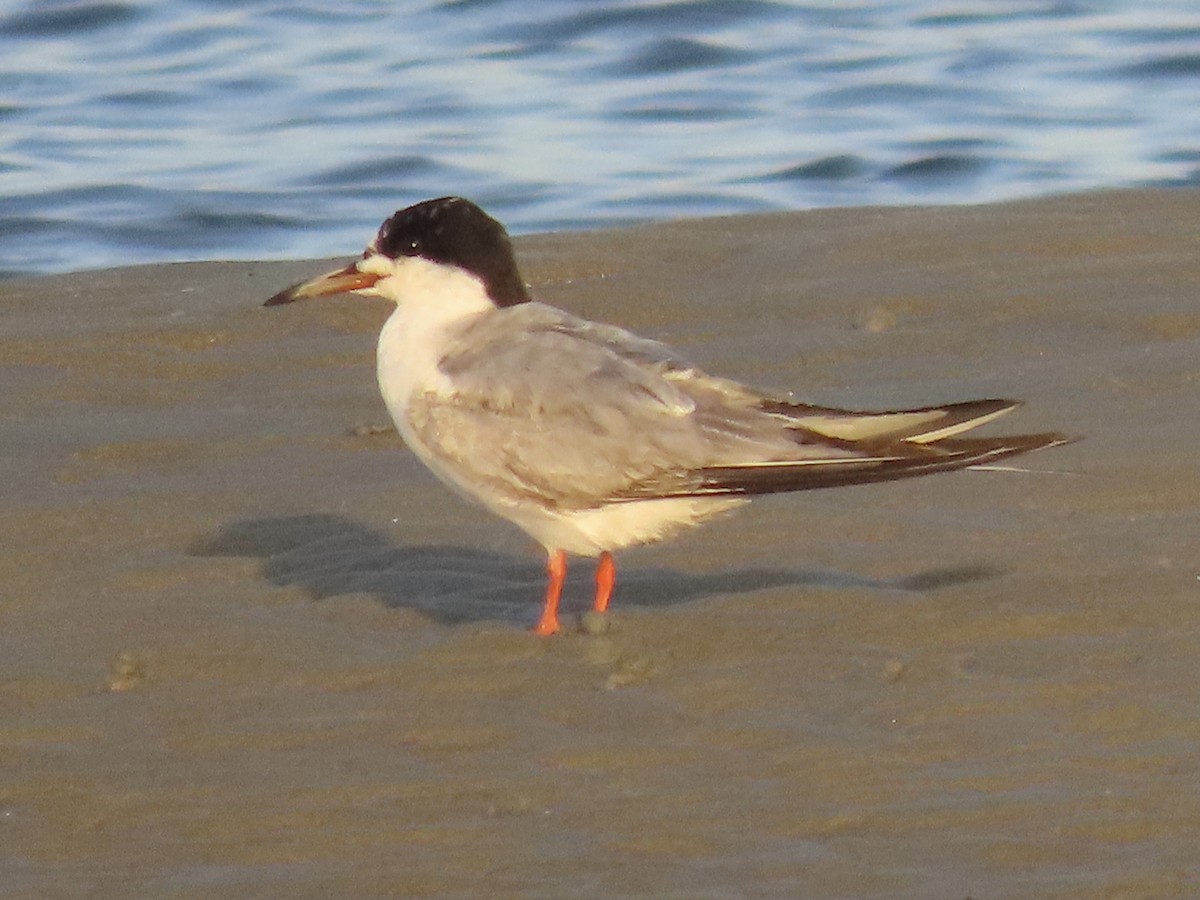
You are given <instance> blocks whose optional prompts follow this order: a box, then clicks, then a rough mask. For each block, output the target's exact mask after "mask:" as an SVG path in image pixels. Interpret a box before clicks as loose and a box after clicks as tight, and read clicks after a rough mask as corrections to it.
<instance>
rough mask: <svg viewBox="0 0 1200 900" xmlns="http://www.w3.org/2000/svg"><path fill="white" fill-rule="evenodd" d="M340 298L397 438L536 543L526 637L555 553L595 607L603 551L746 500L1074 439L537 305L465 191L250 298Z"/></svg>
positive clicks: (493, 224) (544, 626)
mask: <svg viewBox="0 0 1200 900" xmlns="http://www.w3.org/2000/svg"><path fill="white" fill-rule="evenodd" d="M343 293H350V294H356V295H361V296H368V297H381V298H384V299H386V300H389V301H392V302H393V303H395V304H396V308H395V310H394V311H392V312H391V314H390V316H389V317H388V319H387V321H386V322H385V324H384V325H383V328H382V330H381V332H380V335H379V341H378V347H377V354H376V375H377V378H378V382H379V389H380V393H381V394H382V396H383V401H384V403H385V405H386V406H387V409H388V412H389V414H390V415H391V418H392V419H393V420H394V422H395V425H396V429H397V431H398V432H399V434H400V435H401V437H402V438H403V440H404V442H405V443H406V444H407V445H408V447H409V448H410V449H411V450H412V451H413V453H415V454H416V456H417V457H418V458H419V459H420V460H421V461H422V462H423V463H424V464H425V465H426V466H427V467H428V468H429V469H430V470H432V472H433V473H434V474H435V475H436V476H437V477H438V478H439V479H440V480H441V481H443V482H444V483H445V484H447V485H448V486H449V487H450V488H452V489H454V490H455V491H457V492H458V493H459V494H461V495H463V496H465V497H466V498H468V499H471V500H473V501H475V502H477V503H479V504H481V505H482V506H483V507H484V508H486V509H488V510H490V511H491V512H492V513H495V514H496V515H498V516H500V517H502V518H504V519H508V520H509V521H511V522H513V523H514V524H516V525H517V526H519V527H520V528H521V529H523V530H524V531H525V532H526V533H528V534H529V535H530V536H532V537H533V539H534V540H535V541H537V542H538V543H539V544H540V545H541V546H542V547H543V548H545V551H546V573H547V584H546V592H545V596H544V599H543V601H542V607H541V615H540V617H539V618H538V620H537V623H536V625H534V626H533V628H532V631H533V632H534V633H535V634H538V635H551V634H554V633H556V632H558V631H559V630H560V622H559V612H558V610H559V600H560V598H561V595H562V589H563V582H564V580H565V578H566V573H567V554H572V555H576V556H584V557H595V558H597V563H596V569H595V595H594V600H593V604H592V608H593V610H594V611H595V613H599V614H604V613H605V612H606V611H607V610H608V608H609V603H610V600H611V598H612V595H613V591H614V587H615V583H616V565H615V562H614V559H613V554H614V553H615V552H616V551H618V550H622V549H624V548H626V547H630V546H635V545H640V544H648V543H653V542H656V541H660V540H663V539H666V538H669V537H671V536H672V535H674V534H676V533H678V532H680V531H682V530H684V529H687V528H690V527H692V526H695V525H699V524H701V523H703V522H706V521H708V520H711V519H713V518H714V517H716V516H719V515H721V514H724V513H727V512H730V511H731V510H733V509H735V508H737V507H740V506H743V505H744V504H746V503H748V502H749V501H750V500H751V498H753V497H755V496H758V495H763V494H775V493H783V492H792V491H805V490H812V489H817V488H831V487H839V486H843V485H853V484H863V483H868V482H883V481H891V480H895V479H902V478H910V477H914V476H919V475H929V474H933V473H936V472H946V471H951V470H955V469H964V468H969V467H980V466H987V465H990V464H994V463H996V462H997V461H999V460H1003V459H1006V458H1008V457H1012V456H1016V455H1018V454H1022V453H1028V452H1030V451H1033V450H1039V449H1043V448H1047V447H1053V446H1056V445H1060V444H1064V443H1067V442H1069V441H1070V440H1073V438H1070V437H1068V436H1066V435H1064V434H1059V433H1051V432H1047V433H1041V434H1024V435H1015V436H1010V437H982V438H981V437H970V438H968V437H961V436H960V435H962V434H963V433H964V432H967V431H969V430H971V429H974V428H976V427H978V426H981V425H984V424H985V423H988V422H991V421H992V420H994V419H996V418H998V417H999V416H1001V415H1003V414H1005V413H1007V412H1010V411H1011V410H1013V409H1014V408H1016V407H1017V406H1019V405H1020V401H1014V400H1003V399H987V400H972V401H966V402H955V403H951V404H949V405H943V406H928V407H923V408H917V409H900V410H886V411H877V412H864V411H855V410H848V409H838V408H835V407H830V406H821V405H813V404H808V403H802V402H798V401H796V400H794V399H792V395H790V394H787V395H780V394H773V393H768V392H763V391H759V390H756V389H754V388H752V387H748V386H746V385H743V384H741V383H739V382H737V381H733V380H730V379H726V378H720V377H717V376H713V375H709V374H707V373H706V372H704V371H702V370H701V369H700V368H698V367H697V366H695V365H692V364H691V363H689V362H688V361H687V360H686V359H684V358H683V357H682V356H680V355H679V354H677V353H676V352H675V351H673V350H671V349H670V348H668V347H667V346H666V345H664V344H662V343H659V342H657V341H654V340H651V339H649V338H644V337H640V336H638V335H636V334H634V333H632V332H630V331H627V330H625V329H623V328H620V327H617V326H615V325H609V324H603V323H599V322H593V321H589V320H587V319H584V318H581V317H579V316H575V315H572V314H571V313H569V312H566V311H564V310H561V309H557V308H555V307H553V306H550V305H548V304H544V303H540V302H538V301H536V300H534V299H533V297H532V296H531V294H530V291H529V287H528V286H527V284H526V282H525V280H524V279H523V278H522V276H521V273H520V270H519V268H518V265H517V261H516V256H515V253H514V250H513V246H512V242H511V240H510V238H509V236H508V233H507V231H506V230H505V228H504V226H503V225H502V224H501V223H500V222H499V221H497V220H496V219H494V218H492V217H491V216H489V215H488V214H487V213H486V212H484V211H483V210H482V209H481V208H480V207H479V206H478V205H476V204H475V203H473V202H472V201H470V200H467V199H465V198H462V197H439V198H437V199H432V200H426V201H423V202H420V203H417V204H415V205H412V206H409V207H406V208H405V209H401V210H399V211H397V212H396V213H395V214H394V215H393V216H391V217H390V218H388V219H387V220H386V221H385V222H384V223H383V225H382V226H381V227H380V229H379V231H378V233H377V234H376V236H375V238H374V239H373V240H372V241H371V242H370V243H369V244H368V245H367V248H366V250H365V251H364V252H363V253H362V255H361V256H360V257H359V258H357V259H355V260H353V261H352V262H350V263H349V264H348V265H346V266H345V267H343V268H339V269H336V270H334V271H331V272H327V273H325V274H323V275H320V276H318V277H316V278H313V279H311V280H309V281H304V282H301V283H299V284H295V285H292V286H291V287H288V288H285V289H284V290H282V291H280V292H279V293H277V294H275V295H274V296H273V297H271V298H270V299H269V300H267V301H266V303H265V304H264V305H265V306H278V305H282V304H287V303H292V302H293V301H297V300H303V299H308V298H316V297H326V296H331V295H334V294H343ZM600 621H607V619H603V620H600Z"/></svg>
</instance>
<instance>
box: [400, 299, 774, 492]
mask: <svg viewBox="0 0 1200 900" xmlns="http://www.w3.org/2000/svg"><path fill="white" fill-rule="evenodd" d="M439 368H440V369H441V370H442V372H443V373H445V374H446V375H447V376H448V377H449V378H450V379H451V380H452V382H453V385H454V394H453V396H452V397H446V396H444V395H426V396H423V397H414V398H411V399H410V402H409V424H410V426H411V427H412V429H413V431H414V433H415V435H416V437H417V438H418V439H419V440H421V441H422V442H423V443H425V444H426V445H427V446H429V447H430V448H431V449H433V450H434V451H436V453H437V455H438V457H439V458H440V459H441V460H442V461H443V462H448V463H449V464H451V465H452V466H453V467H454V469H455V471H456V473H457V474H458V475H459V476H460V477H462V478H465V479H466V480H467V481H469V482H473V483H476V484H479V485H480V486H481V487H487V488H489V489H491V490H493V491H496V490H499V491H501V492H503V493H506V494H510V495H513V496H514V497H519V498H521V499H533V500H539V501H541V502H543V503H547V504H550V503H553V504H554V505H557V506H566V507H577V508H585V507H591V506H596V505H598V504H600V503H604V502H606V501H609V500H612V499H615V498H619V497H622V496H627V495H630V494H631V493H634V492H641V491H645V490H649V489H650V488H649V486H650V485H653V484H657V483H665V482H666V481H668V480H670V479H671V477H672V475H673V474H674V473H681V472H687V471H693V470H696V469H698V468H702V467H704V466H707V465H714V464H720V463H733V462H736V461H739V460H746V459H755V460H758V459H763V458H767V457H769V456H772V455H779V454H784V455H786V454H789V453H794V451H795V449H796V444H795V442H794V441H793V440H792V439H790V438H789V437H788V435H787V434H786V432H785V431H784V430H783V429H781V428H780V427H779V426H778V425H777V424H769V423H770V422H771V419H772V417H771V416H770V415H769V414H767V413H765V412H763V411H762V410H761V409H759V408H757V404H758V403H760V402H761V399H762V398H761V396H760V395H758V394H755V393H754V392H752V391H749V390H748V389H745V388H742V387H741V386H739V385H737V384H735V383H733V382H727V381H723V380H721V379H714V378H709V377H708V376H705V375H704V374H703V373H701V372H699V371H698V370H696V369H695V368H694V367H691V366H689V365H688V364H687V363H686V362H685V361H684V360H683V359H681V358H680V357H679V356H678V355H676V354H675V353H673V352H672V351H670V350H669V349H668V348H666V347H665V346H663V345H662V344H659V343H657V342H655V341H650V340H647V339H645V338H640V337H637V336H636V335H633V334H631V333H629V332H627V331H624V330H622V329H619V328H615V327H613V326H607V325H598V324H596V323H592V322H587V321H585V320H582V319H578V318H575V317H573V316H570V315H568V314H567V313H564V312H561V311H560V310H557V309H554V308H552V307H547V306H544V305H541V304H536V303H528V304H522V305H521V306H517V307H511V308H508V309H505V310H503V311H501V312H500V313H497V314H490V315H488V316H485V317H483V318H482V319H480V320H478V321H477V322H475V323H473V324H472V325H470V326H468V327H467V328H466V329H464V330H463V331H462V332H461V333H460V334H459V335H458V336H457V338H456V339H455V340H454V341H452V342H451V344H450V346H449V347H448V349H447V352H446V353H445V355H444V356H443V358H442V360H441V363H440V366H439ZM765 425H769V427H764V426H765Z"/></svg>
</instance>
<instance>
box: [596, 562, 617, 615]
mask: <svg viewBox="0 0 1200 900" xmlns="http://www.w3.org/2000/svg"><path fill="white" fill-rule="evenodd" d="M616 583H617V564H616V563H614V562H613V558H612V554H611V553H609V552H608V551H607V550H605V551H604V552H603V553H601V554H600V562H598V563H596V605H595V607H594V609H595V610H596V612H598V613H602V612H604V611H606V610H607V609H608V601H609V600H611V599H612V593H613V585H615V584H616Z"/></svg>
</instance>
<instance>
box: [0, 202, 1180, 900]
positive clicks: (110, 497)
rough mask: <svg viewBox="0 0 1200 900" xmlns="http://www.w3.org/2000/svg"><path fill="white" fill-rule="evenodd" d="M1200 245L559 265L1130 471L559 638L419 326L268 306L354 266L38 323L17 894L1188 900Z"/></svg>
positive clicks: (970, 245) (1, 286)
mask: <svg viewBox="0 0 1200 900" xmlns="http://www.w3.org/2000/svg"><path fill="white" fill-rule="evenodd" d="M384 212H386V211H385V210H381V216H382V214H383V213H384ZM1198 232H1200V192H1196V191H1176V192H1121V193H1111V194H1099V195H1089V196H1079V197H1068V198H1056V199H1049V200H1038V201H1031V202H1023V203H1015V204H1005V205H997V206H987V207H971V208H934V209H855V210H831V211H820V212H812V213H799V214H787V215H772V216H755V217H738V218H729V219H714V220H703V221H688V222H678V223H669V224H663V225H657V226H652V227H644V228H636V229H628V230H621V231H614V232H603V233H595V234H573V235H546V236H534V237H529V238H525V239H522V240H520V241H518V247H519V250H520V251H521V254H522V259H523V266H524V270H525V275H526V277H527V279H528V280H530V281H531V282H532V283H533V285H534V289H535V293H536V294H537V295H538V296H539V298H541V299H544V300H546V301H549V302H552V303H555V304H558V305H561V306H564V307H567V308H570V309H572V310H573V311H576V312H579V313H581V314H583V315H586V316H589V317H593V318H601V319H605V320H608V321H612V322H616V323H619V324H622V325H625V326H627V327H632V328H634V329H636V330H639V331H641V332H643V333H646V334H649V335H653V336H655V337H658V338H661V339H663V340H666V341H668V342H670V343H671V344H673V345H675V346H676V347H677V348H678V349H680V350H681V351H682V352H684V353H685V354H686V355H688V356H690V357H692V358H693V359H694V360H695V361H697V362H698V363H700V364H702V365H703V366H705V367H706V368H708V369H710V370H712V371H715V372H718V373H720V374H725V375H729V376H732V377H737V378H740V379H743V380H746V381H750V382H752V383H756V384H760V385H763V386H765V387H774V388H780V389H788V388H792V389H795V390H796V392H797V393H798V394H799V395H800V396H801V397H803V398H805V399H808V400H811V401H815V402H821V403H831V404H844V405H850V406H858V407H864V408H870V407H886V406H892V405H906V404H911V405H919V404H929V403H937V402H943V401H951V400H960V399H969V398H975V397H982V396H1012V397H1019V398H1022V399H1024V400H1026V401H1027V405H1026V406H1025V407H1024V408H1022V409H1021V410H1019V411H1018V412H1017V413H1016V414H1015V415H1014V416H1012V417H1010V418H1009V419H1008V420H1006V421H1004V422H1003V423H998V424H997V426H995V427H996V428H1000V427H1003V428H1007V429H1010V430H1014V431H1015V430H1022V431H1038V430H1049V429H1056V430H1063V431H1068V432H1073V433H1076V434H1081V435H1084V436H1085V437H1086V440H1084V441H1082V442H1080V443H1078V444H1075V445H1072V446H1070V447H1066V448H1061V449H1058V450H1055V451H1052V452H1048V453H1044V454H1040V455H1038V456H1035V457H1029V458H1028V465H1029V466H1030V467H1031V468H1033V469H1036V470H1038V471H1036V472H1033V473H997V472H993V473H979V472H965V473H957V474H953V475H946V476H941V477H937V478H929V479H920V480H917V481H913V482H907V483H897V484H890V485H879V486H872V487H865V488H854V489H847V490H839V491H831V492H819V493H814V494H811V495H806V496H795V497H785V498H772V499H769V500H767V501H765V502H761V503H757V504H755V505H754V506H752V507H751V509H750V510H748V511H746V512H743V513H741V514H739V515H738V516H736V517H733V518H730V519H727V520H725V521H721V522H718V523H716V524H714V525H712V526H710V527H708V528H707V529H705V530H702V531H698V532H696V533H694V534H692V535H689V536H688V537H686V538H685V539H683V540H680V541H677V542H676V543H673V544H670V545H666V546H663V547H659V548H651V549H645V550H639V551H636V552H632V553H628V554H625V555H624V556H623V557H622V560H621V562H622V563H623V568H622V571H621V576H622V580H621V583H620V585H619V588H618V597H617V600H616V606H615V627H614V630H613V631H612V632H611V633H609V634H607V635H605V636H602V637H588V636H585V635H582V634H579V633H573V634H567V635H564V636H562V637H560V638H557V639H554V640H538V639H535V638H532V637H530V636H528V635H527V634H526V633H525V631H524V627H525V626H526V625H527V624H529V623H530V622H531V621H532V619H533V617H534V615H535V613H536V607H537V601H538V596H539V594H540V590H541V578H542V572H541V566H542V560H541V557H540V554H539V552H538V550H537V549H536V548H534V547H531V546H530V544H529V542H528V540H527V539H526V538H524V537H523V536H522V535H521V534H520V533H519V532H517V531H516V530H515V529H513V528H512V527H511V526H508V525H506V524H504V523H501V522H498V521H495V520H492V519H490V518H489V517H487V516H486V515H485V514H483V513H481V512H479V511H478V510H476V509H474V508H472V507H470V506H467V505H466V504H464V503H462V502H460V501H458V500H457V499H455V498H454V497H452V496H451V495H449V494H448V493H447V492H446V491H445V490H444V489H443V488H442V487H441V486H440V485H438V484H437V483H436V482H435V481H434V479H433V478H432V477H431V476H430V475H428V474H427V473H426V472H425V471H424V470H423V469H422V468H421V467H420V465H419V464H418V463H416V461H415V460H414V459H413V458H412V457H411V456H410V455H409V454H408V453H407V452H406V451H405V450H404V449H403V448H402V447H401V446H399V445H398V442H397V440H396V438H395V436H394V434H392V433H389V432H387V431H386V430H382V429H380V428H378V427H376V426H384V425H386V424H387V420H386V414H385V412H384V410H383V407H382V403H381V401H380V400H379V399H378V396H377V393H376V389H375V385H374V379H373V366H372V356H373V342H374V335H375V332H376V330H377V329H378V327H379V325H380V324H381V323H382V321H383V319H384V317H385V315H386V312H387V310H386V308H385V306H384V305H383V304H382V303H380V302H377V301H368V300H361V299H354V298H342V299H336V300H331V301H327V302H323V303H309V304H298V305H296V306H294V307H286V308H279V309H263V308H262V307H261V306H260V304H261V302H262V300H264V299H265V298H266V297H268V296H270V295H271V294H272V293H274V292H275V291H276V290H278V289H279V288H280V287H282V286H284V285H286V284H288V283H289V282H291V281H294V280H297V279H299V278H301V277H305V276H308V275H311V274H314V273H316V272H318V271H321V270H322V268H323V267H324V266H326V265H327V264H328V263H327V261H326V262H322V261H314V262H303V263H301V262H297V263H225V264H209V263H204V264H180V265H173V266H164V267H141V268H132V269H121V270H114V271H105V272H94V273H83V274H74V275H68V276H62V277H49V278H41V279H35V280H28V281H9V282H2V283H0V373H2V376H0V377H2V378H3V384H4V391H3V393H2V395H0V441H2V446H0V467H2V472H0V475H2V481H0V483H2V485H3V487H2V490H3V504H2V509H0V585H2V587H0V772H3V779H0V883H2V884H3V890H2V891H0V893H3V894H4V896H6V897H15V898H34V897H36V898H46V897H78V896H85V895H86V896H90V897H98V898H106V897H117V896H120V897H130V896H145V897H155V898H166V897H171V898H192V897H195V898H200V897H211V896H214V895H216V894H218V893H219V894H222V895H226V896H238V897H246V896H254V897H288V898H305V897H313V898H325V897H348V898H350V897H352V898H374V897H411V896H462V897H466V896H498V897H510V896H511V897H554V898H561V897H617V896H621V897H655V898H660V897H689V898H690V897H699V896H704V897H741V896H754V897H787V898H794V897H807V898H821V897H842V898H844V897H878V898H914V900H916V898H927V897H962V896H968V895H970V896H973V897H978V898H983V897H1004V898H1006V900H1011V898H1019V897H1037V898H1047V897H1079V898H1084V897H1087V898H1093V897H1101V896H1105V897H1174V896H1177V897H1185V896H1194V895H1195V894H1196V892H1197V891H1200V861H1198V860H1200V857H1198V856H1197V851H1196V847H1197V846H1200V794H1198V793H1197V791H1196V785H1197V783H1198V780H1200V763H1198V761H1197V759H1198V758H1197V754H1196V748H1197V746H1200V677H1198V665H1197V660H1200V551H1198V549H1197V546H1198V539H1200V466H1198V465H1197V458H1198V453H1197V447H1198V446H1200V299H1198V294H1200V288H1198V287H1197V286H1198V285H1200V254H1198V253H1197V246H1198V245H1197V234H1198ZM363 237H364V240H365V239H366V238H367V237H369V236H368V235H364V236H363ZM346 249H347V250H348V251H352V250H353V249H354V248H346ZM588 569H589V567H588V566H587V565H582V566H578V565H577V566H576V572H575V576H574V578H573V580H572V582H571V584H570V586H569V589H568V590H569V594H570V596H569V597H568V600H567V606H568V608H569V609H570V608H574V609H579V608H582V606H583V605H584V604H585V603H586V600H587V596H586V595H587V583H588V579H589V577H590V572H589V571H588Z"/></svg>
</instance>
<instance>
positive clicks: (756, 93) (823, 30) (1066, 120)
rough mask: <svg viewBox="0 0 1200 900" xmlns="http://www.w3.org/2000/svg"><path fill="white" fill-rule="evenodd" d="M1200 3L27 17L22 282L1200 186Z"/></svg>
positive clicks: (58, 11) (314, 9)
mask: <svg viewBox="0 0 1200 900" xmlns="http://www.w3.org/2000/svg"><path fill="white" fill-rule="evenodd" d="M1198 173H1200V2H1197V0H1156V2H1154V3H1146V2H1144V0H1128V2H1101V0H1096V2H1084V0H1079V2H1067V0H1064V2H1032V0H1027V2H1020V0H974V2H971V0H961V2H937V0H911V2H883V0H876V2H871V0H859V2H853V0H851V2H833V0H830V2H823V3H816V2H813V3H788V2H766V0H684V2H674V3H648V2H580V0H460V2H432V0H429V2H396V3H389V2H368V0H350V2H344V0H343V2H338V3H333V2H320V0H311V2H301V3H284V2H267V0H259V2H254V0H169V2H168V0H162V2H150V0H142V2H47V0H39V2H27V3H15V2H0V273H7V274H13V273H29V272H53V271H66V270H74V269H80V268H91V267H98V266H111V265H122V264H128V263H139V262H150V261H157V260H181V259H212V258H237V259H246V258H295V257H308V256H329V255H335V254H341V253H352V252H356V251H357V250H358V249H360V248H361V247H362V246H363V244H364V243H365V242H366V241H367V239H368V238H369V237H370V236H371V235H372V234H373V232H374V230H375V228H376V227H377V225H378V224H379V222H380V220H381V219H383V218H384V217H385V216H386V215H387V214H389V213H390V212H391V211H392V210H393V209H395V208H397V207H399V206H403V205H406V204H408V203H410V202H413V201H416V200H419V199H424V198H426V197H430V196H436V195H440V194H446V193H459V194H464V195H466V196H470V197H472V198H474V199H476V200H477V201H479V202H481V203H482V204H483V205H485V207H486V208H488V209H489V210H490V211H492V212H493V213H494V214H496V215H498V216H499V217H500V218H502V219H503V220H504V221H505V222H507V223H508V225H509V227H510V229H511V230H512V231H514V232H528V231H536V230H544V229H558V228H572V229H582V228H591V227H598V226H603V225H610V224H619V223H628V222H635V221H642V220H648V219H662V218H668V217H678V216H693V215H709V214H718V213H734V212H749V211H762V210H781V209H804V208H811V207H820V206H835V205H837V206H845V205H858V204H897V203H901V204H907V203H974V202H983V201H990V200H998V199H1007V198H1016V197H1025V196H1032V195H1038V194H1049V193H1061V192H1066V191H1074V190H1082V189H1090V188H1099V187H1115V186H1130V185H1164V184H1166V185H1171V184H1188V183H1196V182H1198V181H1200V174H1198Z"/></svg>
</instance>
